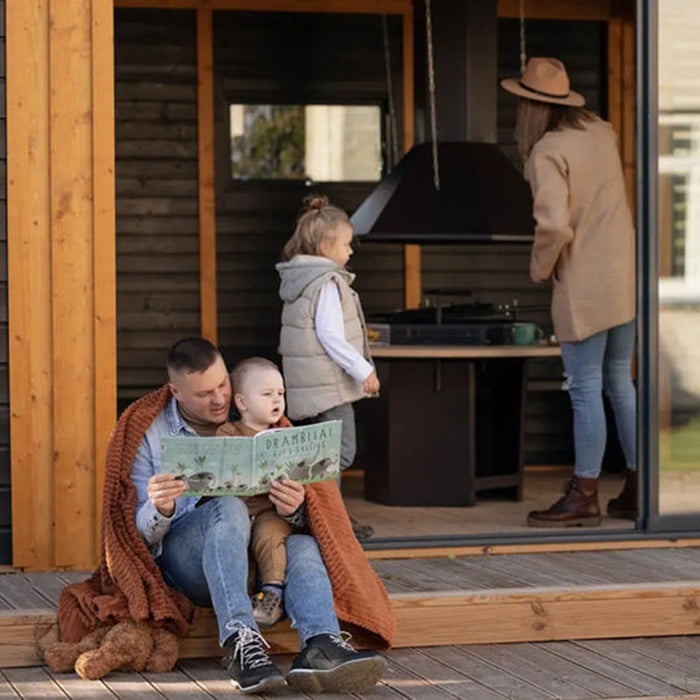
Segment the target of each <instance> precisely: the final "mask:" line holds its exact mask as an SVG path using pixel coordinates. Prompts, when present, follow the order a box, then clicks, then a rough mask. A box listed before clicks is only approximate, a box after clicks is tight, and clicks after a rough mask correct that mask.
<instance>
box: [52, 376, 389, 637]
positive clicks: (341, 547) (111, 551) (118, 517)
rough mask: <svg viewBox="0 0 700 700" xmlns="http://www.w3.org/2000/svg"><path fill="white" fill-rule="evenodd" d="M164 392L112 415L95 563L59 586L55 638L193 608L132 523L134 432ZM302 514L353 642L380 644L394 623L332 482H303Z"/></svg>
mask: <svg viewBox="0 0 700 700" xmlns="http://www.w3.org/2000/svg"><path fill="white" fill-rule="evenodd" d="M170 398H171V394H170V390H169V389H168V387H167V386H165V387H162V388H161V389H158V390H157V391H155V392H153V393H151V394H148V395H146V396H144V397H143V398H141V399H139V400H138V401H136V402H135V403H133V404H132V405H131V406H130V407H129V408H128V409H127V410H126V411H125V412H124V413H123V414H122V416H121V418H120V419H119V422H118V423H117V426H116V428H115V429H114V432H113V433H112V437H111V439H110V442H109V446H108V449H107V460H106V468H105V485H104V495H103V514H102V556H101V562H100V567H99V569H97V570H96V571H95V572H94V573H93V575H92V576H91V577H90V578H89V579H88V580H87V581H84V582H82V583H77V584H72V585H70V586H67V587H66V588H65V589H64V590H63V592H62V593H61V597H60V600H59V603H58V621H59V626H60V631H61V639H62V640H64V641H68V642H76V641H79V640H80V639H82V638H83V636H85V635H86V634H87V633H88V632H90V631H92V630H93V629H95V627H97V626H98V625H100V624H114V623H116V622H119V621H122V620H137V621H139V620H146V621H150V622H154V623H157V624H160V625H163V626H165V627H167V628H168V629H171V630H172V631H174V632H176V633H183V632H186V631H187V630H188V629H189V628H190V627H191V625H192V624H193V622H194V620H195V616H196V614H197V611H198V609H197V608H196V607H195V606H194V605H193V604H192V602H191V601H189V600H188V599H187V598H186V597H185V596H183V595H182V594H181V593H179V592H177V591H175V590H174V589H172V588H170V587H169V586H168V585H167V584H166V583H165V582H164V581H163V578H162V576H161V573H160V569H159V568H158V566H157V564H156V563H155V561H154V560H153V557H152V556H151V553H150V552H149V551H148V548H147V547H146V545H145V544H144V542H143V540H142V539H141V537H140V535H139V533H138V531H137V530H136V521H135V512H136V504H137V494H136V489H135V487H134V485H133V483H132V481H131V478H130V470H131V464H132V462H133V460H134V457H135V456H136V451H137V450H138V447H139V445H140V444H141V440H142V439H143V436H144V434H145V432H146V430H147V429H148V427H149V426H150V425H151V423H152V422H153V420H154V419H155V417H156V416H157V415H158V413H160V411H162V410H163V408H165V406H166V405H167V403H168V401H169V400H170ZM306 507H307V519H308V522H309V527H310V529H311V532H312V533H313V535H314V536H315V537H316V539H317V541H318V543H319V545H320V548H321V552H322V553H323V558H324V560H325V562H326V566H327V568H328V573H329V576H330V580H331V584H332V586H333V595H334V599H335V608H336V612H337V614H338V618H339V619H340V621H341V624H342V626H343V627H345V628H348V629H350V630H351V631H352V632H353V634H354V635H355V637H356V639H357V640H358V642H359V643H361V644H362V645H366V646H372V647H375V648H387V647H389V646H390V645H391V642H392V639H393V637H394V632H395V626H394V617H393V613H392V609H391V603H390V601H389V598H388V596H387V593H386V590H385V589H384V586H383V585H382V582H381V581H380V580H379V578H378V577H377V575H376V574H375V572H374V570H373V569H372V567H371V566H370V565H369V562H368V561H367V558H366V557H365V554H364V552H363V550H362V547H361V546H360V545H359V543H358V542H357V540H356V539H355V536H354V535H353V532H352V526H351V524H350V519H349V517H348V514H347V511H346V510H345V506H344V504H343V501H342V498H341V496H340V492H339V490H338V487H337V486H336V484H335V482H328V481H327V482H321V483H317V484H311V485H309V486H307V487H306Z"/></svg>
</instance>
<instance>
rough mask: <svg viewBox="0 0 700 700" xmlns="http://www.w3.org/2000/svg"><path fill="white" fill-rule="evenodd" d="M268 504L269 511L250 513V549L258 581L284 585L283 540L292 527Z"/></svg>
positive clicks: (284, 553)
mask: <svg viewBox="0 0 700 700" xmlns="http://www.w3.org/2000/svg"><path fill="white" fill-rule="evenodd" d="M268 504H269V506H270V507H269V509H266V510H263V511H262V512H258V513H252V512H251V515H254V516H255V517H254V518H253V524H252V526H251V531H250V549H251V552H252V554H253V559H254V560H255V564H256V566H257V567H258V570H259V571H260V580H261V581H262V582H263V583H273V582H275V583H284V575H285V572H286V569H287V552H286V549H285V540H286V539H287V537H288V536H289V535H291V533H292V527H291V525H290V524H289V523H288V522H285V521H284V520H282V518H280V516H279V515H277V512H276V511H275V508H274V506H273V505H272V504H271V503H270V502H269V501H268Z"/></svg>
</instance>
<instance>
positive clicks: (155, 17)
mask: <svg viewBox="0 0 700 700" xmlns="http://www.w3.org/2000/svg"><path fill="white" fill-rule="evenodd" d="M115 71H116V84H115V90H116V125H115V128H116V189H117V194H116V197H117V200H116V207H117V381H118V395H119V402H120V407H123V406H124V404H126V403H128V402H129V401H130V400H131V399H133V398H136V397H138V396H141V395H142V394H143V393H145V392H146V391H148V390H150V389H152V388H154V387H156V386H159V385H160V384H162V382H163V381H164V378H165V375H164V369H163V368H164V359H165V353H166V352H167V349H168V347H169V346H170V345H171V344H172V343H173V342H174V341H176V340H177V339H179V338H182V337H184V336H187V335H199V332H200V306H199V272H198V269H199V242H198V204H197V57H196V15H195V12H194V11H189V10H182V11H180V10H132V9H117V10H116V12H115Z"/></svg>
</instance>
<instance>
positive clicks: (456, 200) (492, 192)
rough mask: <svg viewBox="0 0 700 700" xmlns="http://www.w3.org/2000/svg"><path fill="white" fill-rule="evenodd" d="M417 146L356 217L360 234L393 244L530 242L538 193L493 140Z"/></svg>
mask: <svg viewBox="0 0 700 700" xmlns="http://www.w3.org/2000/svg"><path fill="white" fill-rule="evenodd" d="M438 163H439V174H440V189H439V190H438V189H436V188H435V184H434V182H433V164H432V144H430V143H422V144H419V145H417V146H414V147H413V148H412V149H411V150H410V151H409V152H408V153H407V154H406V155H405V156H404V157H403V158H402V159H401V160H400V161H399V163H398V164H397V165H396V166H395V167H394V169H393V170H392V171H391V173H390V174H389V175H388V176H386V177H385V178H384V179H383V180H382V181H381V182H380V183H379V185H378V186H377V187H376V188H375V189H374V191H373V192H372V193H371V194H370V196H369V197H368V198H367V199H366V200H365V201H364V202H363V203H362V204H361V205H360V207H359V208H358V209H357V210H356V211H355V213H354V214H353V215H352V219H351V220H352V224H353V226H354V229H355V235H357V236H360V239H361V240H367V241H378V242H394V243H529V242H530V241H532V237H533V232H534V225H533V220H532V196H531V194H530V188H529V186H528V184H527V183H526V182H525V180H524V179H523V176H522V175H521V174H520V173H519V172H518V171H517V170H516V169H515V168H514V167H513V165H512V164H511V162H510V161H509V160H508V158H507V157H506V156H505V155H504V154H503V153H502V152H501V151H500V149H499V148H498V147H497V146H496V145H494V144H491V143H476V142H470V141H455V142H447V143H439V144H438Z"/></svg>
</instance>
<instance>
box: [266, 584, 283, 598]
mask: <svg viewBox="0 0 700 700" xmlns="http://www.w3.org/2000/svg"><path fill="white" fill-rule="evenodd" d="M262 591H263V593H264V592H265V591H270V592H272V593H274V594H275V595H277V596H278V597H279V599H280V600H284V584H282V583H263V585H262Z"/></svg>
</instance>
